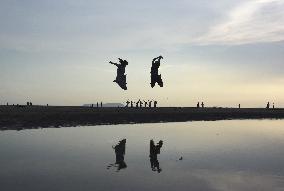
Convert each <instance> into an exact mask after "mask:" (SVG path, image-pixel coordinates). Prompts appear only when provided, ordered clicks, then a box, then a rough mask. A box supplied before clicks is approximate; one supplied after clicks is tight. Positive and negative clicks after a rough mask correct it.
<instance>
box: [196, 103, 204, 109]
mask: <svg viewBox="0 0 284 191" xmlns="http://www.w3.org/2000/svg"><path fill="white" fill-rule="evenodd" d="M200 105H201V108H204V103H203V102H201V104H199V102H197V105H196V107H197V108H200Z"/></svg>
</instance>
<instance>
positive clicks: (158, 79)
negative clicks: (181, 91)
mask: <svg viewBox="0 0 284 191" xmlns="http://www.w3.org/2000/svg"><path fill="white" fill-rule="evenodd" d="M161 59H163V57H162V56H158V57H157V58H154V59H153V61H152V67H151V87H152V88H153V87H154V86H155V84H156V83H158V85H159V86H160V87H163V85H164V83H163V80H162V76H161V74H159V67H160V65H161V63H160V62H161Z"/></svg>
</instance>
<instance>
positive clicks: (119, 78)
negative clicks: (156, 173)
mask: <svg viewBox="0 0 284 191" xmlns="http://www.w3.org/2000/svg"><path fill="white" fill-rule="evenodd" d="M118 60H119V63H120V64H117V63H114V62H112V61H110V62H109V63H110V64H113V65H115V66H116V67H117V74H116V79H115V80H114V81H113V82H115V83H117V84H118V85H119V86H120V87H121V88H122V89H124V90H127V86H126V84H127V83H126V74H125V68H126V66H127V65H128V62H127V61H126V60H122V59H121V58H118Z"/></svg>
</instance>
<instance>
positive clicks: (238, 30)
mask: <svg viewBox="0 0 284 191" xmlns="http://www.w3.org/2000/svg"><path fill="white" fill-rule="evenodd" d="M283 10H284V1H283V0H254V1H248V2H245V3H242V4H241V5H240V6H238V7H236V8H235V9H233V10H231V11H230V12H229V14H228V19H226V20H225V21H223V22H222V23H220V24H217V25H215V26H213V27H212V28H211V29H209V32H208V33H207V34H206V35H204V36H201V37H199V38H198V39H197V40H195V42H197V43H198V44H205V45H206V44H223V45H235V44H236V45H239V44H249V43H259V42H277V41H283V40H284V11H283Z"/></svg>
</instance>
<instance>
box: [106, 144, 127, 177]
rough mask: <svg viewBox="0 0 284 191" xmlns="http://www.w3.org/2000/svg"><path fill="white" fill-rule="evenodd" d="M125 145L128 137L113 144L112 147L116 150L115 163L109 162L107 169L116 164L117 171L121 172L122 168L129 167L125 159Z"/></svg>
mask: <svg viewBox="0 0 284 191" xmlns="http://www.w3.org/2000/svg"><path fill="white" fill-rule="evenodd" d="M125 145H126V139H122V140H121V141H119V143H118V144H117V145H115V146H112V148H113V149H114V151H115V163H114V164H109V165H108V166H107V169H110V167H112V166H114V167H116V172H119V171H120V170H121V169H125V168H127V165H126V163H125V161H124V155H125Z"/></svg>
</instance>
